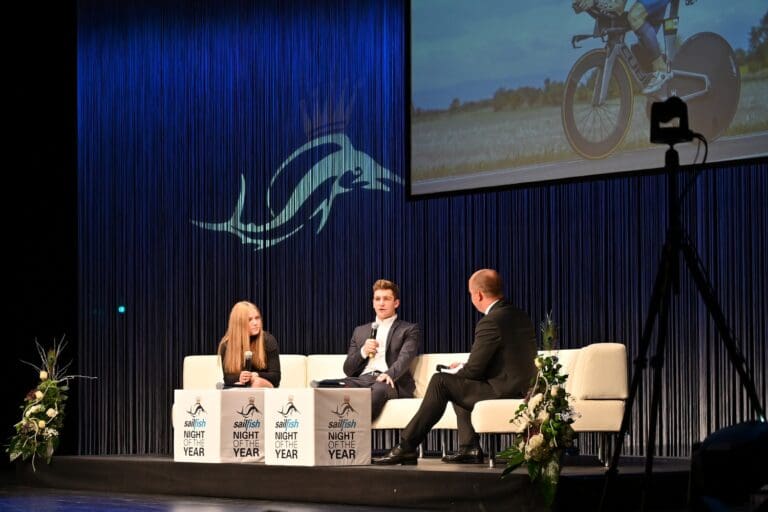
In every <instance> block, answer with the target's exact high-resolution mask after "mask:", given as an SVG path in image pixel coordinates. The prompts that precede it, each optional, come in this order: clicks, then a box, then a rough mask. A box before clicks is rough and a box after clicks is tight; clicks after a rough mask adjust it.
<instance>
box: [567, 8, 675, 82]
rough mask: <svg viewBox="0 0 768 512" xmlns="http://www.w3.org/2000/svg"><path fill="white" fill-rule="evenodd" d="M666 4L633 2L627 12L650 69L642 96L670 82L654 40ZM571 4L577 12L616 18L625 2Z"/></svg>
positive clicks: (628, 20)
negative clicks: (590, 11)
mask: <svg viewBox="0 0 768 512" xmlns="http://www.w3.org/2000/svg"><path fill="white" fill-rule="evenodd" d="M669 2H670V0H637V1H636V2H635V3H634V4H633V5H632V7H630V8H629V10H628V11H627V22H628V23H629V26H630V27H631V28H632V30H633V31H634V33H635V35H636V36H637V39H638V41H639V42H640V44H642V45H643V46H644V47H645V50H646V51H647V53H648V57H649V58H650V60H651V66H652V68H653V73H652V74H651V77H650V79H649V80H648V81H647V82H646V84H645V88H644V89H643V93H644V94H650V93H654V92H656V91H658V90H659V89H661V86H662V85H664V84H665V83H666V82H667V80H669V78H670V74H669V73H668V72H667V63H666V61H665V59H664V56H663V55H662V54H661V48H660V47H659V40H658V39H657V37H656V34H657V33H658V32H659V28H660V27H661V23H662V22H663V21H664V12H665V11H666V9H667V5H668V4H669ZM573 3H574V5H576V6H578V8H579V10H587V9H591V8H592V7H597V8H599V9H600V10H602V11H610V12H615V13H616V14H620V13H621V12H622V11H623V10H624V6H625V5H626V3H627V2H626V0H574V2H573Z"/></svg>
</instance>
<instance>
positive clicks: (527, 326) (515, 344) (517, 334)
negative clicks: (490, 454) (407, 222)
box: [373, 269, 536, 464]
mask: <svg viewBox="0 0 768 512" xmlns="http://www.w3.org/2000/svg"><path fill="white" fill-rule="evenodd" d="M468 288H469V294H470V297H471V299H472V304H473V305H474V306H475V308H476V309H477V310H478V311H479V312H481V313H483V314H484V315H485V316H484V317H483V318H482V319H481V320H480V321H479V322H477V325H476V326H475V339H474V342H473V343H472V349H471V351H470V354H469V359H468V360H467V362H466V363H465V364H464V365H463V366H462V367H461V369H460V370H458V372H457V373H455V374H450V373H436V374H434V375H433V376H432V378H431V379H430V381H429V386H428V387H427V392H426V394H425V395H424V400H423V401H422V403H421V407H420V408H419V410H418V411H417V412H416V415H415V416H414V417H413V419H412V420H411V421H410V423H408V425H407V426H406V427H405V429H404V430H403V432H402V435H401V436H400V440H401V441H400V443H399V444H398V445H396V446H395V447H394V448H392V449H391V450H390V451H389V452H388V453H387V454H386V455H385V456H384V457H382V458H379V459H374V460H373V463H374V464H416V448H417V447H418V445H419V444H421V442H422V441H423V440H424V438H425V437H426V435H427V433H429V431H430V429H431V428H432V426H433V425H434V424H435V423H437V422H438V420H439V419H440V418H441V417H442V415H443V413H444V412H445V407H446V406H447V404H448V402H453V406H454V409H455V410H456V417H457V423H458V429H459V447H460V449H459V451H458V452H456V453H454V454H452V455H447V456H445V457H443V462H449V463H477V464H480V463H482V462H483V460H484V455H483V452H482V450H481V449H480V442H479V441H480V439H479V436H478V435H477V433H476V432H475V430H474V428H473V427H472V421H471V414H472V409H473V407H474V406H475V404H476V403H477V402H479V401H480V400H489V399H494V398H520V397H523V396H524V395H525V393H526V391H527V390H528V388H529V387H530V386H531V384H532V382H533V378H534V376H535V375H536V367H535V366H534V363H533V360H534V358H535V357H536V334H535V331H534V328H533V324H532V323H531V320H530V319H529V318H528V315H526V314H525V313H524V312H523V311H520V310H519V309H517V308H515V307H514V306H512V305H511V304H508V303H506V302H504V300H503V295H502V282H501V277H500V276H499V274H498V273H497V272H496V271H495V270H490V269H483V270H478V271H477V272H475V273H474V274H472V277H470V278H469V285H468ZM451 366H452V367H457V366H460V365H459V363H454V364H453V365H451ZM510 414H512V413H510Z"/></svg>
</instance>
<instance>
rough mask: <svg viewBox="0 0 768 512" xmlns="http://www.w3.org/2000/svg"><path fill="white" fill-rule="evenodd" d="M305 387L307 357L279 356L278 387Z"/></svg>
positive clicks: (296, 355) (299, 355) (297, 355)
mask: <svg viewBox="0 0 768 512" xmlns="http://www.w3.org/2000/svg"><path fill="white" fill-rule="evenodd" d="M306 386H307V356H305V355H301V354H280V387H281V388H303V387H306Z"/></svg>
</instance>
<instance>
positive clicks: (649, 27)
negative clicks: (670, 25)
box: [627, 0, 669, 94]
mask: <svg viewBox="0 0 768 512" xmlns="http://www.w3.org/2000/svg"><path fill="white" fill-rule="evenodd" d="M667 4H669V0H638V1H637V2H635V3H634V5H632V7H630V9H629V11H628V12H627V21H628V22H629V26H630V27H631V28H632V30H633V31H634V32H635V34H636V35H637V39H638V40H639V41H640V43H641V44H642V45H643V46H644V47H645V49H646V50H648V54H649V57H650V59H651V66H652V68H653V71H654V72H653V75H651V79H650V80H649V81H648V83H647V84H646V87H645V89H643V92H644V93H646V94H648V93H652V92H656V91H658V90H659V89H660V88H661V86H662V85H664V83H665V82H666V81H667V80H669V74H668V73H667V64H666V62H665V61H664V57H663V56H662V55H661V47H660V46H659V40H658V39H657V37H656V33H657V32H658V31H659V26H660V21H661V20H662V19H663V18H664V11H665V10H666V7H667Z"/></svg>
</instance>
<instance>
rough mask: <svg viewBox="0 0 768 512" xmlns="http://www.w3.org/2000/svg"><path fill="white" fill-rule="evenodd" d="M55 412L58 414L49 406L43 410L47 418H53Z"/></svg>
mask: <svg viewBox="0 0 768 512" xmlns="http://www.w3.org/2000/svg"><path fill="white" fill-rule="evenodd" d="M57 414H59V413H58V411H56V409H53V408H50V409H48V410H47V411H45V415H46V416H48V417H49V418H54V417H55V416H56V415H57Z"/></svg>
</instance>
